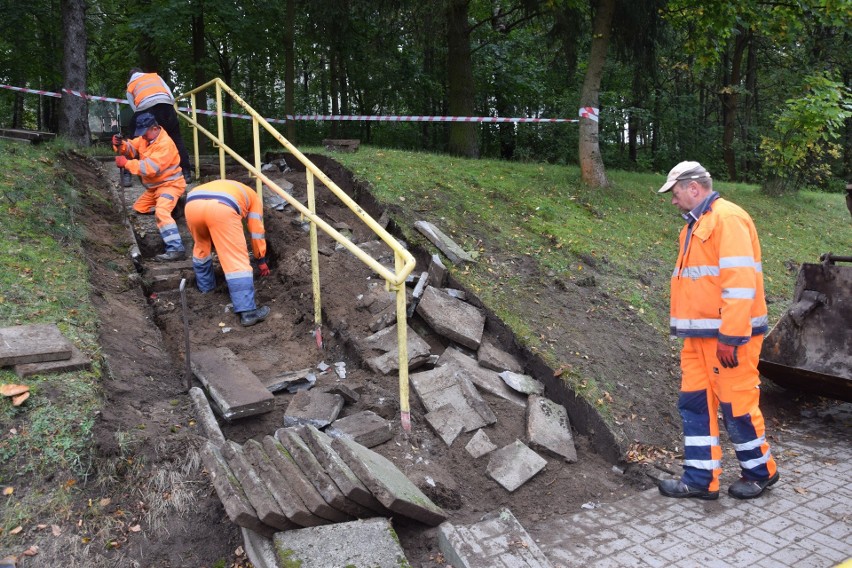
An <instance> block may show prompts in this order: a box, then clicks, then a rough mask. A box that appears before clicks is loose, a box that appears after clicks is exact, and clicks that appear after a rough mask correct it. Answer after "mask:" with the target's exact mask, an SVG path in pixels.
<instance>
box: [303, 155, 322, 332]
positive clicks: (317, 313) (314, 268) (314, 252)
mask: <svg viewBox="0 0 852 568" xmlns="http://www.w3.org/2000/svg"><path fill="white" fill-rule="evenodd" d="M305 177H306V178H307V182H308V210H309V211H310V212H311V215H316V214H317V203H316V196H315V195H314V174H313V173H312V172H311V171H310V170H306V171H305ZM311 279H312V281H313V287H314V334H315V336H316V340H317V347H319V348H320V349H322V299H321V297H320V274H319V246H318V245H317V224H316V223H314V222H313V221H311Z"/></svg>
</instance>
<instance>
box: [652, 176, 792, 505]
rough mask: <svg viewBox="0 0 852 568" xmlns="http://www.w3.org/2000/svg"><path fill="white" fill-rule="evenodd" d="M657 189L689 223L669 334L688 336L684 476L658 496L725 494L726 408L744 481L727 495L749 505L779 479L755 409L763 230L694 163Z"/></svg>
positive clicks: (762, 313) (762, 323)
mask: <svg viewBox="0 0 852 568" xmlns="http://www.w3.org/2000/svg"><path fill="white" fill-rule="evenodd" d="M658 191H659V193H666V192H668V191H671V192H672V199H671V202H672V205H674V206H675V207H677V208H678V209H680V212H681V214H682V215H683V218H684V220H685V221H686V225H685V226H684V227H683V229H682V230H681V232H680V239H679V242H680V248H679V252H678V257H677V263H676V264H675V269H674V272H673V274H672V280H671V333H672V335H674V336H677V337H680V338H683V348H682V350H681V355H680V368H681V385H680V398H679V400H678V410H679V411H680V415H681V418H682V419H683V435H684V462H683V476H682V477H681V478H680V479H665V480H662V481H660V483H659V490H660V493H662V494H663V495H665V496H667V497H694V498H698V499H717V498H718V497H719V476H720V474H721V473H722V447H721V445H720V444H719V421H718V418H717V412H718V409H719V407H720V406H721V408H722V417H723V419H724V422H725V429H726V430H727V431H728V437H729V438H730V440H731V443H732V444H733V446H734V450H735V452H736V455H737V460H738V461H739V464H740V471H741V476H742V477H740V479H739V480H738V481H735V482H734V483H733V484H731V486H730V487H729V488H728V493H729V494H730V495H731V496H732V497H735V498H737V499H753V498H755V497H759V496H760V495H761V494H762V493H763V491H764V490H765V489H766V488H767V487H769V486H770V485H773V484H775V483H776V482H777V481H778V469H777V467H776V464H775V459H774V458H773V457H772V453H771V452H770V450H769V442H767V441H766V428H765V425H764V420H763V414H762V413H761V412H760V407H759V406H758V403H759V401H760V377H759V374H758V371H757V363H758V359H759V357H760V348H761V346H762V345H763V335H764V334H765V333H766V331H767V327H768V320H767V313H766V299H765V298H764V292H763V267H762V264H761V256H760V242H759V241H758V238H757V230H756V229H755V227H754V222H753V221H752V219H751V217H750V216H749V214H748V213H746V212H745V211H744V210H743V209H742V208H741V207H739V206H738V205H735V204H733V203H731V202H730V201H728V200H726V199H722V198H721V197H719V194H718V193H717V192H715V191H713V180H712V179H711V178H710V173H709V172H708V171H707V170H706V169H704V167H702V166H701V164H699V163H698V162H681V163H679V164H678V165H676V166H675V167H674V168H672V170H671V171H670V172H669V175H668V179H667V180H666V183H665V184H663V186H662V187H661V188H660V189H659V190H658Z"/></svg>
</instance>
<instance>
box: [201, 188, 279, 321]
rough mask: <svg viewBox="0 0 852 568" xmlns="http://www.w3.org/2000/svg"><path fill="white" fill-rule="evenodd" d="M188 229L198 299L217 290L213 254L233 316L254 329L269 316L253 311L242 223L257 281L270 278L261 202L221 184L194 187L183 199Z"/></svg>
mask: <svg viewBox="0 0 852 568" xmlns="http://www.w3.org/2000/svg"><path fill="white" fill-rule="evenodd" d="M185 215H186V224H187V225H188V226H189V230H190V232H191V233H192V238H193V239H194V240H195V245H194V247H193V249H192V268H193V269H194V270H195V282H196V284H197V286H198V289H199V290H200V291H201V292H202V293H206V292H210V291H211V290H213V288H214V287H215V286H216V279H215V276H214V275H213V248H214V247H215V248H216V253H217V254H218V256H219V263H220V264H221V265H222V271H223V272H224V273H225V281H226V282H227V283H228V292H229V293H230V295H231V302H232V303H233V305H234V312H236V313H238V314H240V323H241V324H242V325H243V326H250V325H254V324H256V323H258V322H261V321H263V320H264V319H266V317H267V316H268V315H269V307H267V306H262V307H260V308H258V307H257V305H256V304H255V300H254V273H253V271H252V267H251V263H250V262H249V255H248V248H247V247H246V239H245V235H244V234H243V219H245V220H246V225H247V226H248V231H249V235H250V237H251V246H252V252H253V253H254V257H255V259H257V266H258V269H259V270H260V276H262V277H266V276H269V266H268V265H267V263H266V233H265V231H264V228H263V202H262V201H261V199H260V197H258V195H257V193H255V192H254V190H253V189H252V188H250V187H249V186H247V185H245V184H243V183H240V182H238V181H233V180H228V179H223V180H216V181H211V182H209V183H205V184H203V185H199V186H197V187H196V188H195V189H193V190H192V191H190V192H189V193H188V194H187V196H186V209H185Z"/></svg>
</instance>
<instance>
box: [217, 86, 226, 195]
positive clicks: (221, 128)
mask: <svg viewBox="0 0 852 568" xmlns="http://www.w3.org/2000/svg"><path fill="white" fill-rule="evenodd" d="M216 126H217V127H218V128H219V140H218V142H219V177H220V178H221V179H225V121H224V120H223V118H222V85H221V84H220V82H219V81H218V80H217V81H216Z"/></svg>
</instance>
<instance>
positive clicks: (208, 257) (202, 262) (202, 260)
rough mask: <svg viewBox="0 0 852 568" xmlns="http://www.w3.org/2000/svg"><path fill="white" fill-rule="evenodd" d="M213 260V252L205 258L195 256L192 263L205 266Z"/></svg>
mask: <svg viewBox="0 0 852 568" xmlns="http://www.w3.org/2000/svg"><path fill="white" fill-rule="evenodd" d="M212 258H213V253H212V252H211V253H210V254H208V255H207V256H205V257H204V258H198V257H197V256H193V257H192V262H196V263H198V264H204V263H205V262H207V261H209V260H211V259H212Z"/></svg>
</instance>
